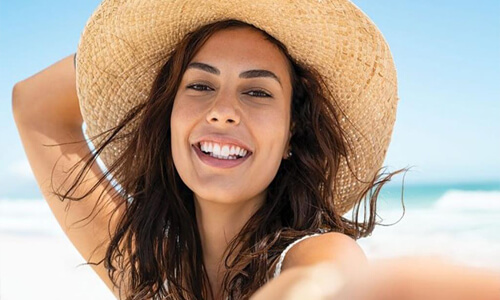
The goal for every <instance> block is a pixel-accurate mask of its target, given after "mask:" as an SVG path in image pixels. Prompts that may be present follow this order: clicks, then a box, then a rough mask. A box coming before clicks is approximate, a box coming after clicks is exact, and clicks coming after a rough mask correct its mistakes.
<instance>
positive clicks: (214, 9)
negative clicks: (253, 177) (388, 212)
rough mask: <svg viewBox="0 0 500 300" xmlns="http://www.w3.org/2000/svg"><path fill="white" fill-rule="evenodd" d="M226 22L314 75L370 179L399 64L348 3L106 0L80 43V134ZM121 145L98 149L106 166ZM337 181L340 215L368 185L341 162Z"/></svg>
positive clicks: (355, 166)
mask: <svg viewBox="0 0 500 300" xmlns="http://www.w3.org/2000/svg"><path fill="white" fill-rule="evenodd" d="M226 19H236V20H241V21H243V22H247V23H250V24H253V25H254V26H256V27H258V28H260V29H262V30H264V31H266V32H267V33H269V34H270V35H272V36H274V37H275V38H276V39H278V40H280V41H281V42H282V43H283V44H285V45H286V46H287V48H288V50H289V52H290V54H291V55H292V56H293V57H294V59H296V60H297V61H298V62H301V63H303V64H305V65H306V66H309V67H312V68H315V69H316V70H317V71H319V73H320V74H321V75H322V76H323V78H324V79H325V81H326V82H327V85H328V88H329V89H330V91H331V92H332V94H333V96H334V98H335V99H336V102H337V105H339V106H340V109H341V110H342V111H343V112H344V114H345V117H343V118H342V119H341V122H342V126H343V128H344V130H345V132H346V134H347V139H348V141H349V142H350V143H351V145H352V147H353V148H352V151H351V153H350V155H349V160H350V162H351V167H352V171H354V172H355V174H356V175H357V177H358V178H360V179H362V180H364V181H370V180H371V179H373V177H374V176H375V175H376V174H377V172H378V171H379V169H380V167H381V166H382V163H383V161H384V158H385V154H386V152H387V148H388V146H389V143H390V139H391V134H392V130H393V126H394V122H395V117H396V108H397V102H398V100H399V98H398V95H397V77H396V69H395V66H394V62H393V59H392V55H391V53H390V49H389V47H388V45H387V43H386V41H385V39H384V37H383V36H382V34H381V32H380V31H379V30H378V28H377V27H376V26H375V25H374V24H373V22H372V21H371V20H370V19H369V18H368V17H367V16H366V15H365V14H364V13H363V12H362V11H361V10H360V9H359V8H358V7H356V6H355V5H354V4H352V3H351V2H349V1H347V0H331V1H326V0H324V1H321V0H316V1H313V0H296V1H292V0H251V1H248V0H227V1H225V0H203V1H199V0H182V1H177V0H168V1H166V0H165V1H154V0H105V1H103V2H102V3H101V4H100V5H99V6H98V7H97V9H96V10H95V12H94V13H93V14H92V16H91V17H90V19H89V20H88V21H87V24H86V26H85V28H84V30H83V32H82V34H81V37H80V41H79V44H78V48H77V62H76V64H77V67H76V76H77V93H78V98H79V101H80V106H81V110H82V115H83V119H84V121H85V122H86V124H87V129H86V134H87V135H88V136H90V137H92V136H94V135H96V134H99V133H101V132H102V131H104V130H107V129H110V128H111V127H114V126H115V125H116V124H117V123H118V121H119V120H120V119H121V118H122V117H123V116H124V114H125V113H126V112H127V111H128V110H129V109H131V108H132V107H133V106H134V105H136V104H137V103H139V102H143V101H145V100H146V97H147V95H148V92H149V89H150V88H151V85H152V83H153V80H154V78H155V76H156V74H157V72H158V70H159V68H160V67H161V64H162V63H163V62H164V61H166V60H167V59H168V53H169V52H170V50H171V49H172V48H173V47H174V46H175V45H176V44H177V43H178V42H179V41H180V40H181V39H182V37H183V36H184V35H185V34H186V33H188V32H190V31H193V30H195V29H196V28H198V27H200V26H202V25H204V24H207V23H212V22H215V21H219V20H226ZM135 125H136V124H135V123H132V124H130V126H129V127H127V128H126V129H125V131H126V132H128V131H130V130H132V129H133V127H134V126H135ZM95 143H96V145H98V144H99V140H97V141H96V142H95ZM124 143H126V140H123V141H120V142H115V143H112V144H110V145H109V146H110V147H107V148H105V149H104V151H103V152H102V154H101V155H100V157H101V159H102V160H103V162H104V163H105V164H106V165H108V166H109V165H110V164H111V163H112V162H113V161H114V160H115V158H116V156H117V155H118V154H119V153H120V151H121V149H123V147H124ZM335 184H336V185H338V187H339V189H338V194H337V195H336V199H335V206H336V208H337V210H338V212H340V213H342V214H343V213H345V212H347V211H348V210H349V209H351V208H352V206H353V205H354V203H355V201H359V200H360V199H359V193H360V192H361V190H362V189H363V188H365V187H366V184H363V183H361V182H359V181H358V180H357V179H356V178H355V176H353V174H352V173H351V171H350V170H349V168H348V166H347V164H346V160H345V159H343V160H342V162H341V169H340V171H339V174H338V177H337V178H336V182H335Z"/></svg>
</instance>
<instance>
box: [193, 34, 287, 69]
mask: <svg viewBox="0 0 500 300" xmlns="http://www.w3.org/2000/svg"><path fill="white" fill-rule="evenodd" d="M192 61H197V62H204V63H208V64H210V62H211V63H212V64H211V65H214V64H215V65H218V66H219V67H220V68H223V67H227V68H235V67H236V68H238V67H241V68H246V69H248V68H256V67H257V68H262V69H269V68H270V69H273V70H274V71H276V72H279V73H282V74H285V73H288V68H289V62H288V59H287V58H286V56H285V54H284V53H283V52H282V51H281V50H280V49H279V48H278V47H277V46H276V45H275V44H274V43H272V42H271V41H269V40H268V39H267V38H266V36H265V35H264V34H263V33H262V32H260V31H258V30H257V29H254V28H251V27H241V28H240V27H238V28H228V29H223V30H220V31H217V32H215V33H214V34H213V35H212V36H210V38H209V39H208V40H207V41H206V42H205V44H204V45H203V46H202V47H201V48H200V50H199V51H198V52H197V54H196V55H195V56H194V57H193V59H192Z"/></svg>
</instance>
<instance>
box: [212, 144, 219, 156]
mask: <svg viewBox="0 0 500 300" xmlns="http://www.w3.org/2000/svg"><path fill="white" fill-rule="evenodd" d="M212 153H213V154H215V155H220V145H219V144H214V149H213V150H212Z"/></svg>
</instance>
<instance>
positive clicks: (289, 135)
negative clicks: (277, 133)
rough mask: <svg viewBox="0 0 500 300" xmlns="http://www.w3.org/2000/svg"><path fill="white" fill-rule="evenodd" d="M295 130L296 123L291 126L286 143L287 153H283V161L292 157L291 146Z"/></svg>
mask: <svg viewBox="0 0 500 300" xmlns="http://www.w3.org/2000/svg"><path fill="white" fill-rule="evenodd" d="M294 128H295V122H293V123H292V125H291V126H290V132H289V134H288V140H287V142H286V144H287V146H286V147H285V151H284V152H283V159H288V158H289V157H290V156H292V146H291V145H290V140H291V139H292V136H293V130H294Z"/></svg>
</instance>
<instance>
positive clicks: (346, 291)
mask: <svg viewBox="0 0 500 300" xmlns="http://www.w3.org/2000/svg"><path fill="white" fill-rule="evenodd" d="M339 274H340V273H339V272H338V271H337V268H336V267H335V266H334V265H332V264H328V263H324V264H318V265H314V266H310V267H297V268H291V269H289V270H287V271H286V272H283V274H282V275H281V276H280V277H278V278H276V279H273V280H272V281H270V282H269V283H267V284H266V285H264V286H263V287H262V288H261V289H260V290H258V291H257V292H256V293H255V294H254V296H253V297H252V298H251V300H261V299H262V300H263V299H283V300H295V299H310V300H313V299H318V300H319V299H321V300H324V299H330V300H392V299H394V300H417V299H418V300H428V299H454V300H466V299H467V300H472V299H474V300H494V299H495V300H496V299H500V272H495V271H491V270H487V269H480V268H472V267H466V266H460V265H456V264H452V263H449V262H445V261H443V260H438V259H434V258H425V257H411V258H395V259H385V260H377V261H374V262H371V263H370V264H369V265H368V266H367V267H366V268H365V269H359V270H354V272H353V273H352V274H345V273H343V275H342V276H340V275H339Z"/></svg>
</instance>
